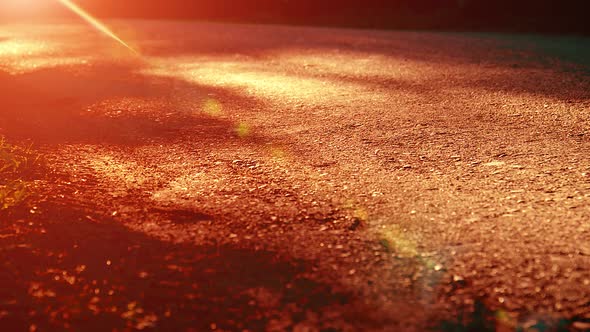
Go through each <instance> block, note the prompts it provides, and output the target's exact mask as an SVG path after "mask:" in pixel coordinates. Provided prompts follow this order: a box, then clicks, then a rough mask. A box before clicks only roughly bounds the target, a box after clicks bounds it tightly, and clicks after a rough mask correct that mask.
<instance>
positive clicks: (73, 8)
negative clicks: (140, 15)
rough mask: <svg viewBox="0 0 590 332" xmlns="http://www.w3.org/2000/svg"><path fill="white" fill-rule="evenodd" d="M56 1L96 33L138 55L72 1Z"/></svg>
mask: <svg viewBox="0 0 590 332" xmlns="http://www.w3.org/2000/svg"><path fill="white" fill-rule="evenodd" d="M58 1H59V2H60V3H62V4H63V5H64V6H66V7H67V8H68V9H70V10H71V11H73V12H74V13H76V14H77V15H78V16H80V17H81V18H82V19H84V20H85V21H86V22H88V23H89V24H90V25H92V26H93V27H95V28H96V29H97V30H98V31H100V32H102V33H104V34H105V35H107V36H109V37H110V38H112V39H114V40H115V41H117V42H118V43H119V44H121V45H123V46H125V47H126V48H128V49H129V50H130V51H131V52H133V53H135V54H139V53H138V52H137V51H136V50H134V49H133V48H132V47H131V46H129V45H128V44H127V43H126V42H124V41H123V40H122V39H121V38H119V37H118V36H117V35H115V33H114V32H112V31H111V30H110V29H109V28H108V27H107V26H105V25H104V24H102V23H101V22H100V21H98V20H97V19H96V18H94V17H92V15H90V14H89V13H88V12H86V11H85V10H84V9H82V8H81V7H79V6H78V5H76V4H75V3H73V2H72V1H70V0H58Z"/></svg>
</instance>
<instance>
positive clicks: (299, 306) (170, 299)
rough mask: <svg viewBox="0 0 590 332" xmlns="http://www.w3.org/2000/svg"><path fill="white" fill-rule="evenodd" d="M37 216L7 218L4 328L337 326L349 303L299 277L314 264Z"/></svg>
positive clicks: (1, 252)
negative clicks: (170, 241)
mask: <svg viewBox="0 0 590 332" xmlns="http://www.w3.org/2000/svg"><path fill="white" fill-rule="evenodd" d="M37 211H39V212H40V213H38V214H31V213H29V211H24V210H23V211H18V213H17V212H15V211H14V210H13V212H12V213H11V214H10V215H7V214H6V212H1V213H2V215H1V217H2V220H3V221H4V222H3V223H2V225H1V226H0V229H1V230H0V232H1V233H0V234H2V236H1V237H0V243H1V245H0V259H1V262H2V263H0V264H1V268H0V271H1V272H0V283H1V285H2V288H1V289H2V290H1V291H0V298H1V299H2V302H0V324H1V325H2V326H3V328H5V329H8V330H14V331H17V330H28V329H29V328H30V326H31V325H34V326H36V327H37V328H38V329H39V330H53V329H61V328H71V329H73V330H84V331H105V330H113V329H118V330H123V329H125V328H144V327H157V329H158V330H161V331H164V330H166V331H168V330H181V329H193V330H196V331H203V330H208V329H211V328H213V327H217V328H220V329H226V330H244V329H249V330H252V331H259V330H264V329H265V328H266V327H267V326H271V325H269V324H274V325H276V326H278V327H279V328H280V326H283V327H284V328H287V327H292V326H294V325H295V324H297V323H301V322H304V321H308V322H310V323H312V324H314V325H316V326H317V325H318V324H319V325H322V326H325V327H330V326H332V327H338V326H337V325H331V324H338V323H337V319H338V318H341V317H338V316H336V317H334V316H333V313H334V312H339V309H338V308H339V307H340V306H342V305H346V304H347V303H348V302H349V298H350V295H347V294H344V293H334V292H333V291H332V289H333V288H334V285H330V286H328V285H324V284H321V283H318V282H316V281H313V280H311V279H308V278H306V277H305V276H304V275H303V273H304V272H305V271H308V270H309V268H310V266H311V265H313V262H306V261H301V260H294V259H292V258H289V257H284V256H280V255H278V254H275V253H273V252H269V251H264V250H258V251H256V250H253V249H248V248H245V247H240V246H233V245H228V244H224V245H216V244H215V243H208V244H203V245H199V246H194V245H176V244H172V243H167V242H161V241H159V240H156V239H154V238H151V237H149V236H146V235H143V234H140V233H137V232H133V231H130V230H129V229H127V228H125V227H123V226H121V225H120V224H117V223H115V222H114V221H112V220H108V218H105V217H104V216H100V215H95V214H93V213H92V212H91V211H85V210H81V209H78V210H77V209H75V208H72V207H71V206H69V207H66V206H57V205H55V203H49V202H46V203H41V204H40V205H38V210H37ZM98 220H100V221H98ZM17 234H18V235H17ZM340 312H341V311H340ZM331 313H332V316H331V315H330V314H331ZM310 315H311V316H310ZM322 315H326V316H325V317H322ZM349 318H350V317H349ZM310 320H311V321H310Z"/></svg>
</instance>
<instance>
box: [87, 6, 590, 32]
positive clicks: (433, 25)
mask: <svg viewBox="0 0 590 332" xmlns="http://www.w3.org/2000/svg"><path fill="white" fill-rule="evenodd" d="M77 2H78V3H80V4H81V5H82V6H83V7H85V8H87V9H89V10H90V11H92V12H93V13H97V14H98V15H100V16H110V17H113V16H114V17H142V18H177V19H205V20H221V21H238V22H256V23H285V24H305V25H335V26H350V27H362V28H397V29H446V30H492V31H494V30H495V31H519V32H556V33H585V34H588V33H590V23H588V20H587V16H588V13H589V12H590V11H588V8H587V7H590V1H588V0H560V1H555V0H126V1H114V0H111V1H105V0H78V1H77Z"/></svg>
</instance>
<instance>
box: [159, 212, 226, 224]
mask: <svg viewBox="0 0 590 332" xmlns="http://www.w3.org/2000/svg"><path fill="white" fill-rule="evenodd" d="M148 212H149V214H150V215H155V216H157V217H159V218H162V219H165V220H169V221H171V222H173V223H175V224H191V223H196V222H200V221H213V220H214V219H215V218H214V217H213V216H212V215H209V214H206V213H203V212H199V211H194V210H182V209H168V208H151V209H149V211H148Z"/></svg>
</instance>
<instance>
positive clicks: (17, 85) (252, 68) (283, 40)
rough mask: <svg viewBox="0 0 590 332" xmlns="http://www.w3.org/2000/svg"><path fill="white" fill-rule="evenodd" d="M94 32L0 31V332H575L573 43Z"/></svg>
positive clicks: (129, 26) (330, 32) (585, 292)
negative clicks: (16, 161)
mask: <svg viewBox="0 0 590 332" xmlns="http://www.w3.org/2000/svg"><path fill="white" fill-rule="evenodd" d="M110 24H111V26H112V27H113V28H114V30H115V31H116V32H117V33H119V34H120V36H121V37H122V38H123V39H124V40H126V41H127V42H128V43H129V44H131V45H132V47H134V48H135V49H137V50H138V51H139V53H140V54H141V55H140V56H136V55H134V54H132V53H131V52H129V51H128V50H126V49H125V48H124V47H121V46H120V45H118V44H116V43H115V42H113V41H111V40H109V39H107V38H105V37H103V36H102V35H100V34H99V33H97V32H95V31H94V30H92V29H90V28H88V27H86V26H84V25H83V24H74V23H71V22H70V23H60V24H57V23H54V24H35V25H32V24H28V25H25V24H21V25H17V24H12V25H0V70H1V72H0V91H1V92H0V97H1V98H0V110H1V111H0V134H1V135H2V136H4V137H5V138H6V142H8V143H10V144H12V145H13V146H20V147H23V146H31V148H30V150H29V152H27V153H29V154H30V155H39V156H40V159H38V160H36V159H35V158H28V162H27V163H25V164H23V165H19V166H18V168H19V170H20V171H19V172H16V173H15V172H13V173H10V174H12V175H10V174H9V175H6V174H4V173H2V174H3V177H2V184H3V185H2V186H0V189H2V188H4V192H6V188H10V186H11V185H13V186H14V183H15V182H14V181H15V180H20V181H19V182H18V183H21V184H22V185H23V186H25V187H26V192H27V196H26V197H27V198H26V199H24V200H22V201H19V204H14V205H15V206H11V207H9V208H7V209H3V210H2V211H1V212H0V217H1V220H2V221H1V222H0V266H1V268H0V286H1V287H0V325H2V326H4V327H7V328H9V329H12V330H14V331H17V330H30V331H36V330H38V331H52V330H56V331H57V330H63V329H72V330H84V331H93V330H96V331H107V330H118V331H122V330H133V329H146V330H150V329H155V330H158V331H171V330H187V331H205V330H220V331H245V330H249V331H286V330H293V331H359V330H363V331H413V330H417V331H420V330H425V329H427V328H431V329H434V330H443V331H468V330H470V329H471V330H474V331H475V330H477V331H485V330H486V329H487V330H489V331H496V330H500V331H510V330H514V329H516V328H519V327H520V328H524V329H527V328H528V329H531V328H537V329H538V330H542V329H541V328H543V327H544V326H545V327H547V328H548V330H551V329H554V330H558V329H559V328H561V327H563V328H565V329H573V330H584V329H590V204H589V203H590V157H589V156H590V141H589V138H590V122H589V121H590V75H589V69H590V67H589V64H588V59H590V57H585V56H584V55H585V54H586V55H587V54H590V40H589V39H585V38H577V37H539V36H508V35H492V34H487V35H486V34H459V33H428V32H385V31H360V30H338V29H316V28H297V27H282V26H255V25H222V24H205V23H188V22H165V21H162V22H149V21H116V22H110ZM9 150H10V149H5V150H3V155H7V156H8V157H7V158H8V159H10V154H7V153H8V152H10V151H12V152H11V153H16V152H14V151H18V150H14V149H12V150H10V151H9ZM6 151H8V152H6ZM3 158H4V157H3ZM8 159H6V158H4V163H7V162H8V161H6V160H8ZM7 174H8V173H7ZM15 174H16V175H15ZM11 177H12V178H11ZM461 317H463V318H461Z"/></svg>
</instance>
